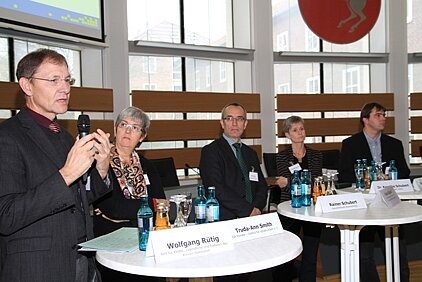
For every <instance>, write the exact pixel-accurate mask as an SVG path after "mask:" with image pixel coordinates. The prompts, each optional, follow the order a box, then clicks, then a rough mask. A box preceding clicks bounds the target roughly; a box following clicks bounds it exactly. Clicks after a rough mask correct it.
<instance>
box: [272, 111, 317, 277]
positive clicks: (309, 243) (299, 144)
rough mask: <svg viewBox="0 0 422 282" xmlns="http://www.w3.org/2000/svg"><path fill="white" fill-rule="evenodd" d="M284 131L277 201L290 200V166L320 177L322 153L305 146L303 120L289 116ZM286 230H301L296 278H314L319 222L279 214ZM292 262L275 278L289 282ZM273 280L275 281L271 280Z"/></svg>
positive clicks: (292, 274) (296, 232) (279, 164)
mask: <svg viewBox="0 0 422 282" xmlns="http://www.w3.org/2000/svg"><path fill="white" fill-rule="evenodd" d="M283 131H284V134H285V135H286V137H287V138H288V139H290V141H291V142H292V143H291V145H290V146H288V147H287V148H286V149H285V150H283V151H281V152H279V153H277V155H276V162H277V175H278V177H277V185H278V186H279V187H280V189H281V197H280V202H284V201H288V200H290V180H291V177H292V173H291V172H290V169H289V167H291V166H293V165H296V164H299V165H300V167H301V169H302V170H303V169H308V170H309V171H310V173H311V179H313V178H315V177H318V176H322V154H321V152H320V151H317V150H313V149H311V148H309V147H308V146H306V145H305V138H306V133H305V126H304V120H303V119H302V118H301V117H298V116H291V117H289V118H287V119H286V120H285V121H284V124H283ZM280 220H281V224H282V226H283V228H284V229H285V230H288V231H291V232H293V233H295V234H296V235H299V233H300V229H301V228H302V229H303V240H302V243H303V252H302V262H301V265H300V268H299V272H298V274H299V281H316V260H317V253H318V246H319V238H320V235H321V229H322V225H320V224H318V223H312V222H305V221H300V220H295V219H291V218H288V217H284V216H280ZM293 263H294V261H291V262H289V263H287V264H284V265H281V266H279V267H278V268H277V269H276V270H275V272H274V278H280V279H281V280H277V281H289V280H291V279H292V278H293V277H294V276H295V273H293V272H295V270H294V265H293ZM274 281H276V280H274Z"/></svg>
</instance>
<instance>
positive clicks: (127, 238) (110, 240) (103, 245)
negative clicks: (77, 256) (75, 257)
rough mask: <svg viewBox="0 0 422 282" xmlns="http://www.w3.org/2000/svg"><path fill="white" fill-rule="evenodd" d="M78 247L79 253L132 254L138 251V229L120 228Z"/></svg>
mask: <svg viewBox="0 0 422 282" xmlns="http://www.w3.org/2000/svg"><path fill="white" fill-rule="evenodd" d="M78 245H79V246H80V247H81V249H79V251H97V250H98V251H109V252H132V251H135V250H137V249H138V229H137V228H133V227H122V228H120V229H118V230H116V231H113V232H111V233H109V234H106V235H103V236H100V237H97V238H95V239H92V240H89V241H87V242H83V243H80V244H78Z"/></svg>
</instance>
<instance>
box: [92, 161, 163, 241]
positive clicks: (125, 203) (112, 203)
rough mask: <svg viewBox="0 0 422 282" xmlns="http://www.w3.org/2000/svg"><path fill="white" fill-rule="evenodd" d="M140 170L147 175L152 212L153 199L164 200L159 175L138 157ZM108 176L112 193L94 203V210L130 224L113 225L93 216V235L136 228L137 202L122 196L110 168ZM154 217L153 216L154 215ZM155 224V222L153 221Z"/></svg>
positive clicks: (150, 165)
mask: <svg viewBox="0 0 422 282" xmlns="http://www.w3.org/2000/svg"><path fill="white" fill-rule="evenodd" d="M139 159H140V161H141V166H142V170H143V171H144V173H146V174H147V175H148V179H149V182H150V185H147V191H148V200H149V206H150V208H151V209H152V210H153V211H154V207H153V201H152V199H153V198H156V199H165V198H166V195H165V193H164V189H163V186H162V185H161V179H160V175H159V174H158V172H157V171H156V169H155V168H154V166H153V165H152V164H151V163H150V162H149V161H148V159H146V158H144V157H142V156H139ZM109 174H110V175H112V178H113V191H112V192H111V193H108V194H106V195H105V196H104V197H102V198H101V199H99V200H98V201H96V202H95V203H94V207H95V208H99V209H100V210H101V212H102V213H103V214H105V215H106V216H107V217H109V218H111V219H118V220H122V219H129V220H130V222H121V223H115V222H112V221H110V220H107V219H104V218H103V217H102V216H101V215H95V216H94V234H95V236H96V237H97V236H101V235H104V234H107V233H110V232H112V231H115V230H117V229H119V228H121V227H137V226H138V222H137V213H138V209H139V207H140V201H139V200H132V199H131V200H128V199H126V198H125V196H124V195H123V192H122V189H121V188H120V185H119V183H118V181H117V178H116V175H115V174H114V172H113V170H112V169H111V168H110V173H109ZM154 217H155V214H154ZM154 222H155V221H154Z"/></svg>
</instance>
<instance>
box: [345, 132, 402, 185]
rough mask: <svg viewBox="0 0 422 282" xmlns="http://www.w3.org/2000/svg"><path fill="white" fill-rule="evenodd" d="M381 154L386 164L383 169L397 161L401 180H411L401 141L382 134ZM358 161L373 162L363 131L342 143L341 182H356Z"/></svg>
mask: <svg viewBox="0 0 422 282" xmlns="http://www.w3.org/2000/svg"><path fill="white" fill-rule="evenodd" d="M381 154H382V161H383V162H386V163H385V164H384V166H383V169H385V167H386V166H388V165H389V164H390V160H395V161H396V166H397V170H398V175H399V178H401V179H404V178H409V175H410V170H409V167H408V166H407V162H406V160H405V157H404V150H403V144H402V143H401V141H400V140H398V139H396V138H393V137H391V136H388V135H386V134H381ZM357 159H367V160H368V163H369V164H370V163H371V161H372V154H371V150H370V148H369V145H368V142H367V141H366V137H365V134H364V133H363V131H362V132H359V133H357V134H355V135H352V136H350V137H349V138H346V139H344V140H343V142H342V146H341V153H340V167H339V181H340V182H346V183H353V182H355V181H356V176H355V172H354V165H355V163H356V160H357Z"/></svg>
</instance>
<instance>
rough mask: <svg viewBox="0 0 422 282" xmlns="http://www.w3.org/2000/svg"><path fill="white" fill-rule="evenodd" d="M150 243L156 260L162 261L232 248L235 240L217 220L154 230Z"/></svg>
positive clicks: (150, 236) (151, 233) (150, 235)
mask: <svg viewBox="0 0 422 282" xmlns="http://www.w3.org/2000/svg"><path fill="white" fill-rule="evenodd" d="M221 223H224V222H221ZM148 245H152V248H151V249H152V251H153V253H154V257H155V262H156V263H161V262H167V261H173V260H180V259H183V258H189V257H194V256H200V255H208V254H212V253H218V252H223V251H227V250H232V249H233V240H232V238H231V234H230V232H229V230H228V229H227V228H225V225H224V224H220V222H215V223H210V224H200V225H192V226H186V227H179V228H172V229H166V230H160V231H152V232H150V234H149V241H148ZM147 252H148V250H147Z"/></svg>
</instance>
